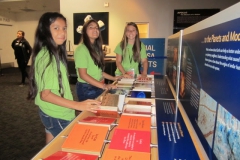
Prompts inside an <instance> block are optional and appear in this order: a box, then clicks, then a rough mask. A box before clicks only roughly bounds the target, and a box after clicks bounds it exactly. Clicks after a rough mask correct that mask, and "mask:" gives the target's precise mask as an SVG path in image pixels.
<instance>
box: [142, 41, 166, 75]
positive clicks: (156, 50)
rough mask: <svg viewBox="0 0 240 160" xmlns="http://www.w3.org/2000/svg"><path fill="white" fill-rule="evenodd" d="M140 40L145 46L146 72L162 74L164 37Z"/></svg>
mask: <svg viewBox="0 0 240 160" xmlns="http://www.w3.org/2000/svg"><path fill="white" fill-rule="evenodd" d="M141 41H142V42H143V43H144V44H145V46H146V51H147V57H148V74H151V75H163V74H164V59H165V58H166V57H165V56H164V47H165V38H142V39H141Z"/></svg>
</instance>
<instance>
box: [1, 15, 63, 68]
mask: <svg viewBox="0 0 240 160" xmlns="http://www.w3.org/2000/svg"><path fill="white" fill-rule="evenodd" d="M56 12H59V11H56ZM43 13H44V12H30V13H29V12H26V13H1V12H0V15H4V17H9V18H10V19H11V20H12V21H13V22H12V24H13V25H12V26H4V25H0V48H1V49H2V50H0V54H1V62H2V66H3V67H4V66H5V65H6V64H7V66H8V65H9V63H11V64H12V63H13V66H14V67H18V65H17V62H16V60H15V57H14V52H13V49H12V47H11V43H12V41H13V40H14V39H15V38H16V37H17V31H18V30H23V31H24V32H25V38H26V39H27V41H28V42H29V44H30V45H31V46H32V47H33V43H34V34H35V30H36V27H37V24H38V20H39V18H40V17H41V15H42V14H43ZM30 63H31V62H29V64H30Z"/></svg>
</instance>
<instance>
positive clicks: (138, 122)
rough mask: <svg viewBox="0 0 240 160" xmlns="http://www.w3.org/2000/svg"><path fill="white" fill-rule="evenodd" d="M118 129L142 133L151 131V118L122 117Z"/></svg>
mask: <svg viewBox="0 0 240 160" xmlns="http://www.w3.org/2000/svg"><path fill="white" fill-rule="evenodd" d="M118 128H120V129H129V130H140V131H151V117H145V116H130V115H122V116H121V118H120V119H119V123H118Z"/></svg>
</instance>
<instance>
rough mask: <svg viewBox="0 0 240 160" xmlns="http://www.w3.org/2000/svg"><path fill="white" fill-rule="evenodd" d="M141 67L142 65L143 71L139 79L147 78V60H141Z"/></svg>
mask: <svg viewBox="0 0 240 160" xmlns="http://www.w3.org/2000/svg"><path fill="white" fill-rule="evenodd" d="M142 65H143V71H142V74H141V77H142V78H146V77H147V71H148V60H147V58H143V59H142Z"/></svg>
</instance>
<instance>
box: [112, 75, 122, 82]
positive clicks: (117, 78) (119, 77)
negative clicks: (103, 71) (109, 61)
mask: <svg viewBox="0 0 240 160" xmlns="http://www.w3.org/2000/svg"><path fill="white" fill-rule="evenodd" d="M114 78H115V81H119V80H120V79H122V76H115V77H114Z"/></svg>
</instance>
